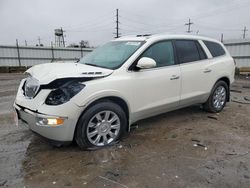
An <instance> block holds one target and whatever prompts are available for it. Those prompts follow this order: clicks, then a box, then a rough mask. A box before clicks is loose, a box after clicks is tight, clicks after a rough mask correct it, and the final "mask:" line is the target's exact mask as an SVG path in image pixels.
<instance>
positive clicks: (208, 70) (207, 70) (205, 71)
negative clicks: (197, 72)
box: [203, 69, 212, 73]
mask: <svg viewBox="0 0 250 188" xmlns="http://www.w3.org/2000/svg"><path fill="white" fill-rule="evenodd" d="M203 72H204V73H209V72H212V70H211V69H205V70H204V71H203Z"/></svg>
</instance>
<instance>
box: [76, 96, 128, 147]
mask: <svg viewBox="0 0 250 188" xmlns="http://www.w3.org/2000/svg"><path fill="white" fill-rule="evenodd" d="M126 125H127V118H126V114H125V113H124V111H123V109H122V108H121V107H120V106H119V105H117V104H115V103H113V102H109V101H103V102H99V103H97V104H95V105H93V106H92V107H90V108H89V109H88V110H87V111H86V112H84V113H83V114H82V116H81V117H80V119H79V121H78V124H77V130H76V138H75V139H76V142H77V144H78V145H79V146H80V147H81V148H84V149H92V148H98V147H104V146H107V145H111V144H112V143H114V142H115V141H117V140H119V139H120V137H121V135H122V134H123V133H124V132H125V131H126Z"/></svg>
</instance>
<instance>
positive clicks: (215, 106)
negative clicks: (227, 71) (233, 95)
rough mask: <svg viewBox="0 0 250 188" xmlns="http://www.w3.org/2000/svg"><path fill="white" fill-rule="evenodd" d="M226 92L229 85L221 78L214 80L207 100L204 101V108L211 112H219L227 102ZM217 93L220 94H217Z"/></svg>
mask: <svg viewBox="0 0 250 188" xmlns="http://www.w3.org/2000/svg"><path fill="white" fill-rule="evenodd" d="M220 91H221V92H220ZM228 92H229V87H228V85H227V83H226V82H224V81H222V80H220V81H218V82H216V84H215V85H214V87H213V89H212V91H211V93H210V96H209V98H208V100H207V101H206V103H204V104H203V107H204V110H205V111H207V112H211V113H218V112H221V111H222V110H223V108H224V107H225V105H226V103H227V99H228V94H229V93H228ZM218 93H221V94H219V95H218ZM222 93H224V94H222ZM216 95H217V97H216ZM217 99H218V100H217ZM216 100H217V102H216Z"/></svg>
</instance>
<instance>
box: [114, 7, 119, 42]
mask: <svg viewBox="0 0 250 188" xmlns="http://www.w3.org/2000/svg"><path fill="white" fill-rule="evenodd" d="M119 23H120V22H119V9H116V27H115V29H116V32H115V33H114V34H115V38H119V37H120V34H121V33H119Z"/></svg>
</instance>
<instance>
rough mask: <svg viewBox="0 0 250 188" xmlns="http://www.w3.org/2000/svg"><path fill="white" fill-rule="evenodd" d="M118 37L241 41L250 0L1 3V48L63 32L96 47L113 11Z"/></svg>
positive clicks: (69, 39) (111, 28)
mask: <svg viewBox="0 0 250 188" xmlns="http://www.w3.org/2000/svg"><path fill="white" fill-rule="evenodd" d="M116 8H118V9H119V15H120V16H119V19H120V32H121V34H122V35H130V34H144V33H162V32H170V33H184V32H185V31H186V30H187V26H185V23H186V22H187V21H188V19H189V18H190V19H191V21H192V22H193V23H194V24H193V25H192V26H191V30H192V31H193V32H192V33H193V34H197V32H198V33H199V34H200V35H205V36H211V37H214V38H216V39H219V38H220V35H221V33H224V38H225V39H231V38H240V37H242V30H243V28H244V26H246V27H247V28H248V29H249V30H250V0H188V1H187V0H175V1H174V0H137V1H135V0H0V45H1V44H15V40H16V39H18V40H19V43H20V45H24V41H25V40H27V42H28V45H35V44H36V43H38V40H37V39H38V37H39V36H40V38H41V42H42V43H43V44H45V45H49V44H50V42H51V41H53V42H54V29H56V28H60V27H62V28H63V29H64V30H65V31H66V32H65V35H66V44H70V43H78V42H79V41H80V40H88V41H89V42H90V44H91V45H95V46H97V45H100V44H103V43H104V42H106V41H109V40H111V39H112V38H113V37H114V34H113V33H114V32H115V10H116ZM247 36H249V37H250V31H249V32H248V35H247Z"/></svg>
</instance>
